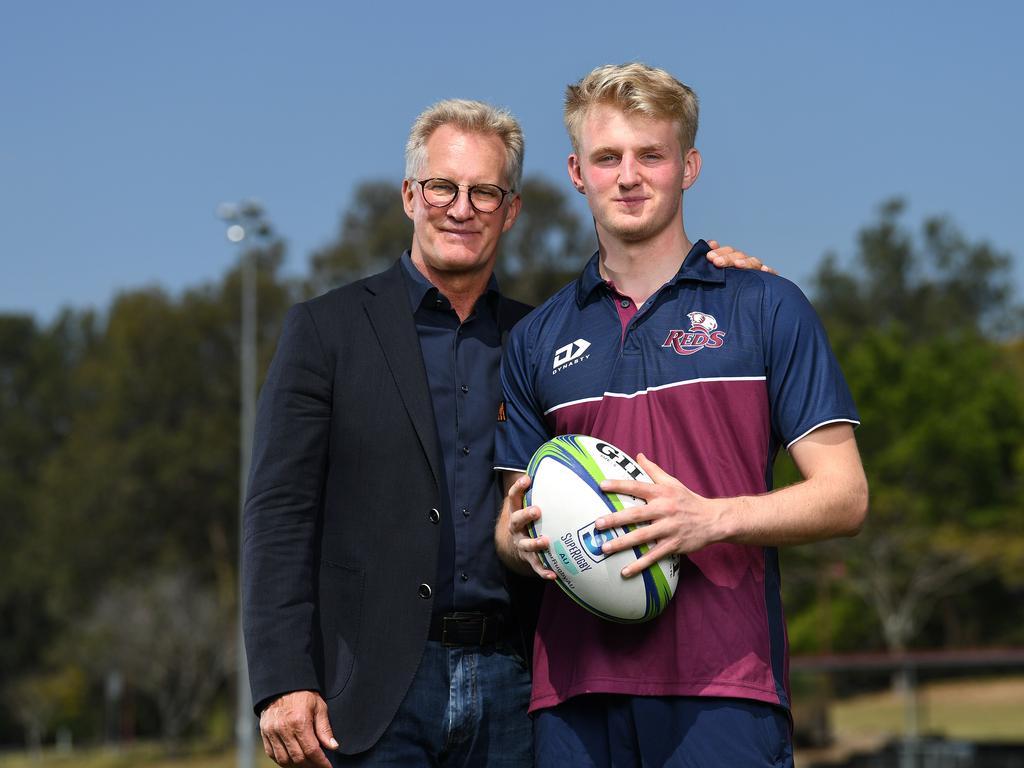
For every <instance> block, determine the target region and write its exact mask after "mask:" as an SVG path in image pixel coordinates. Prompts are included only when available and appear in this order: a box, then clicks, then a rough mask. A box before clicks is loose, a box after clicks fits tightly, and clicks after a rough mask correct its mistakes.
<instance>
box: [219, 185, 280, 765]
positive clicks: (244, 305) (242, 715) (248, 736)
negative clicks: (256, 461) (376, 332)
mask: <svg viewBox="0 0 1024 768" xmlns="http://www.w3.org/2000/svg"><path fill="white" fill-rule="evenodd" d="M217 215H218V216H219V217H220V218H221V219H223V220H224V221H227V222H230V225H229V226H228V228H227V237H228V240H230V241H231V242H233V243H239V244H243V243H244V242H245V241H246V240H247V239H249V240H251V241H252V242H253V245H252V246H251V247H249V248H248V249H246V248H245V247H244V245H242V248H241V253H240V256H239V259H240V262H241V263H240V265H239V266H240V272H241V318H240V333H239V344H240V350H239V382H240V384H239V386H240V391H239V395H240V397H239V400H240V404H241V405H240V407H241V412H240V414H239V416H240V418H239V441H238V442H239V452H240V455H239V473H238V498H239V504H238V563H237V567H238V595H237V601H238V615H237V624H238V629H237V632H236V643H237V645H236V654H235V658H236V668H235V674H236V677H237V679H236V697H235V699H236V700H235V707H236V708H235V739H236V742H237V749H238V768H253V765H254V758H255V743H256V727H255V723H254V722H253V716H252V693H251V691H250V689H249V668H248V664H247V662H246V657H245V640H244V637H243V634H242V592H241V587H242V530H243V525H244V515H245V493H246V486H247V484H248V481H249V466H250V463H251V461H252V439H253V425H254V424H255V421H256V330H257V329H256V325H257V308H258V307H257V295H258V294H257V286H258V277H259V275H258V269H257V267H258V265H257V261H256V259H257V247H256V243H257V242H258V241H259V240H260V239H263V240H265V239H267V238H269V237H270V234H271V228H270V225H269V224H268V223H267V221H266V220H265V218H264V211H263V208H262V206H260V205H259V204H258V203H256V202H253V201H246V202H243V203H240V204H238V205H235V204H231V203H222V204H221V205H220V206H218V208H217Z"/></svg>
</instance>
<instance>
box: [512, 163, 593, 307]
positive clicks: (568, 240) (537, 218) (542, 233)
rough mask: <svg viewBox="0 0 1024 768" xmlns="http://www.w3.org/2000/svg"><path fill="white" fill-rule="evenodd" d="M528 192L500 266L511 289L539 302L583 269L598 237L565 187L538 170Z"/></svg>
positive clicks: (528, 181) (524, 193)
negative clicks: (581, 216)
mask: <svg viewBox="0 0 1024 768" xmlns="http://www.w3.org/2000/svg"><path fill="white" fill-rule="evenodd" d="M522 196H523V207H522V210H521V212H520V214H519V219H518V220H517V221H516V223H515V224H514V225H513V227H512V229H510V230H509V231H508V232H506V233H505V235H504V237H503V238H502V241H501V255H500V258H499V259H498V265H497V270H496V271H497V273H498V277H499V279H500V281H501V288H502V291H503V292H504V293H505V294H507V295H509V296H512V297H513V298H516V299H519V300H520V301H525V302H527V303H529V304H534V305H537V304H540V303H541V302H543V301H544V300H545V299H547V298H548V297H549V296H551V294H553V293H554V292H555V291H557V290H558V289H559V288H561V287H562V286H563V285H565V284H566V283H568V282H569V281H570V280H572V279H573V278H575V277H576V275H578V274H579V271H580V270H581V269H582V268H583V265H584V264H585V263H586V261H587V259H588V258H589V257H590V255H591V254H592V253H593V251H594V249H595V248H596V247H597V243H596V241H595V239H594V234H593V232H592V231H590V230H589V229H586V228H584V226H583V223H582V221H581V220H580V217H579V216H578V215H577V213H576V212H575V211H574V210H573V208H572V206H571V205H570V202H569V199H568V198H567V197H566V196H565V193H564V192H562V187H560V186H557V185H555V184H552V183H551V182H550V181H548V180H546V179H544V178H543V177H539V176H535V177H533V178H527V179H525V180H524V181H523V191H522Z"/></svg>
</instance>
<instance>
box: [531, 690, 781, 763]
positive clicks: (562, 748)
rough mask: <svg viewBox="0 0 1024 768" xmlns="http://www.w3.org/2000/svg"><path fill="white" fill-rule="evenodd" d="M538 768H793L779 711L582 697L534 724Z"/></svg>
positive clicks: (762, 706)
mask: <svg viewBox="0 0 1024 768" xmlns="http://www.w3.org/2000/svg"><path fill="white" fill-rule="evenodd" d="M534 757H535V763H536V768H549V767H550V768H554V766H558V768H566V767H570V766H571V767H572V768H576V767H577V766H579V767H580V768H584V767H585V768H641V767H642V768H661V766H671V767H672V768H682V766H686V768H691V766H692V767H693V768H697V767H698V766H699V767H700V768H718V767H719V766H722V767H723V768H752V767H754V766H765V767H766V768H767V767H768V766H770V767H771V768H776V767H777V766H778V767H780V768H792V765H793V738H792V731H791V726H790V720H789V716H788V714H787V713H786V711H785V710H784V709H782V708H781V707H776V706H773V705H771V704H766V703H764V702H760V701H752V700H748V699H723V698H711V697H703V696H694V697H690V696H621V695H615V694H586V695H583V696H577V697H575V698H572V699H569V700H568V701H566V702H564V703H562V704H559V705H558V706H557V707H551V708H550V709H542V710H540V711H539V712H537V713H536V716H535V719H534Z"/></svg>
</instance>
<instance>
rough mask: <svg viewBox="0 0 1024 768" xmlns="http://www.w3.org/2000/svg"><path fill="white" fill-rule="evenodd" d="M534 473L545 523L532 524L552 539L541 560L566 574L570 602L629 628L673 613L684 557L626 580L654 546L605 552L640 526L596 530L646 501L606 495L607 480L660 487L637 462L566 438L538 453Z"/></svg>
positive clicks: (535, 500)
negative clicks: (669, 608) (668, 610)
mask: <svg viewBox="0 0 1024 768" xmlns="http://www.w3.org/2000/svg"><path fill="white" fill-rule="evenodd" d="M526 472H527V474H528V475H529V476H530V478H531V481H532V482H531V485H530V488H529V490H528V491H527V492H526V503H527V505H536V506H538V507H540V520H538V521H536V522H535V523H534V524H533V525H531V526H530V534H531V535H532V536H533V537H534V538H537V537H538V536H547V537H548V539H549V540H550V542H551V544H550V546H549V547H548V548H547V550H545V551H543V552H541V553H540V556H541V560H543V561H544V565H545V566H546V567H547V568H549V569H551V570H552V571H554V572H555V573H556V574H557V575H558V586H560V587H561V588H562V590H563V591H564V592H565V593H566V594H567V595H568V596H569V597H571V598H572V599H573V600H574V601H576V602H577V603H579V604H580V605H581V606H583V607H584V608H586V609H587V610H588V611H590V612H591V613H594V614H597V615H598V616H600V617H601V618H603V619H609V620H611V621H618V622H622V623H629V624H632V623H637V622H641V621H648V620H650V619H653V618H654V617H655V616H657V615H658V614H659V613H661V612H662V611H663V610H665V606H666V605H668V601H669V600H670V599H671V598H672V595H674V594H675V591H676V584H677V582H678V580H679V557H678V555H673V556H671V557H667V558H664V559H662V560H660V561H658V562H657V563H655V564H654V565H652V566H650V567H649V568H646V569H645V570H644V571H642V572H641V573H639V574H637V575H635V576H632V577H630V578H628V579H626V578H623V577H622V574H621V571H622V569H623V568H625V567H626V566H627V565H629V563H631V562H635V561H636V560H638V559H639V558H640V557H642V556H643V555H644V554H645V553H646V552H647V551H648V550H649V549H651V548H652V547H653V546H654V544H653V543H649V544H643V545H641V546H638V547H632V548H630V549H625V550H622V551H620V552H616V553H614V554H611V555H605V554H604V553H603V552H602V551H601V545H602V544H604V543H605V542H606V541H610V540H611V539H613V538H615V537H617V536H622V535H624V534H626V533H628V532H629V531H631V530H634V529H635V528H636V526H632V525H630V526H625V527H623V528H609V529H606V530H603V531H598V530H596V529H595V528H594V521H595V520H597V518H599V517H601V516H602V515H606V514H609V513H612V512H617V511H619V510H622V509H626V508H627V507H635V506H637V505H640V504H645V503H646V502H645V501H644V500H643V499H638V498H635V497H633V496H628V495H626V494H617V493H605V492H604V491H602V490H601V487H600V485H599V484H600V482H601V481H602V480H639V481H640V482H645V483H650V482H652V480H651V478H650V477H648V476H647V474H646V473H645V472H644V471H643V470H642V469H640V467H639V466H637V464H636V462H634V461H633V459H632V458H630V457H629V456H628V455H627V454H626V453H625V452H624V451H621V450H619V449H618V448H616V447H615V446H614V445H612V444H611V443H608V442H606V441H604V440H599V439H597V438H595V437H590V436H588V435H559V436H558V437H555V438H552V439H551V440H548V441H547V442H546V443H544V444H543V445H542V446H541V447H540V448H538V449H537V451H536V453H534V454H533V458H531V459H530V465H529V467H527V470H526ZM643 525H646V523H643Z"/></svg>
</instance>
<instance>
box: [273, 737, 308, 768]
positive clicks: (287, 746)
mask: <svg viewBox="0 0 1024 768" xmlns="http://www.w3.org/2000/svg"><path fill="white" fill-rule="evenodd" d="M278 741H279V746H280V747H281V751H282V752H284V754H285V756H286V760H285V762H284V763H279V764H280V765H302V764H303V763H304V762H305V760H306V756H305V754H303V752H302V745H301V744H299V741H298V739H296V738H295V734H292V733H282V734H278Z"/></svg>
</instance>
